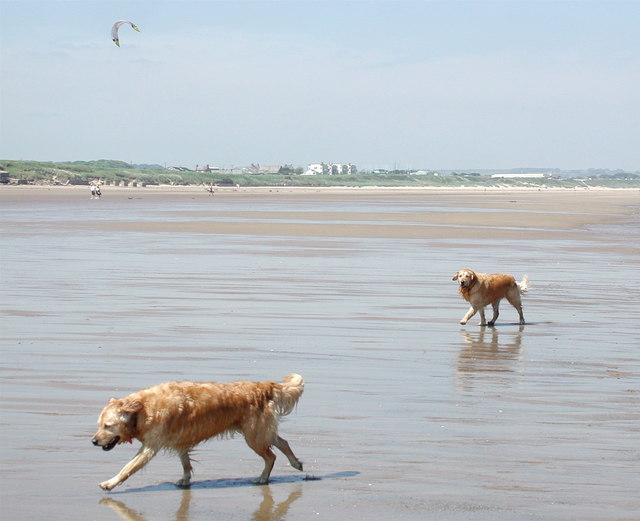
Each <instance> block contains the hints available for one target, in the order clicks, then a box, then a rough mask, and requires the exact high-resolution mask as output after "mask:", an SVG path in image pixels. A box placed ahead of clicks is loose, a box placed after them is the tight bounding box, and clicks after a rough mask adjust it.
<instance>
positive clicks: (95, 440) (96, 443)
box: [91, 438, 100, 447]
mask: <svg viewBox="0 0 640 521" xmlns="http://www.w3.org/2000/svg"><path fill="white" fill-rule="evenodd" d="M91 443H93V444H94V445H95V446H96V447H97V446H98V443H100V442H99V441H98V439H97V438H93V439H92V440H91Z"/></svg>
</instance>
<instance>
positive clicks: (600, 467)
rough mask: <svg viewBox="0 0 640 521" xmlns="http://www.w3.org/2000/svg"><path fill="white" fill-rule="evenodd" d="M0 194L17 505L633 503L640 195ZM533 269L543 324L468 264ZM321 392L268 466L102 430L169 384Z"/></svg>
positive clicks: (131, 516)
mask: <svg viewBox="0 0 640 521" xmlns="http://www.w3.org/2000/svg"><path fill="white" fill-rule="evenodd" d="M102 194H103V195H102V198H101V199H99V200H92V199H90V193H89V190H88V187H33V186H15V187H0V216H1V217H2V224H3V226H2V230H1V243H0V247H1V251H2V253H0V261H1V264H0V268H1V271H0V273H1V280H0V282H1V285H0V297H1V298H0V301H1V305H0V317H1V321H2V322H1V324H2V335H1V336H2V340H1V344H0V349H1V353H2V357H1V362H0V363H1V367H2V372H1V375H0V386H1V387H0V390H1V401H0V419H1V421H2V431H1V432H2V448H1V449H0V450H1V451H2V458H1V459H2V470H3V472H2V482H1V485H2V496H0V497H1V503H2V513H3V517H4V518H6V519H12V520H32V519H44V518H53V519H68V520H74V519H82V520H86V519H93V520H100V521H102V520H105V521H106V520H119V519H124V520H128V521H131V520H136V521H140V520H146V521H152V520H161V519H162V520H164V519H179V520H182V521H201V520H205V519H207V520H210V519H225V520H246V519H256V520H276V519H277V520H285V519H286V520H288V521H297V520H305V521H306V520H309V519H327V520H331V521H341V520H344V521H348V520H353V519H367V520H373V521H377V520H388V519H394V520H422V519H430V520H454V521H455V520H466V519H474V520H498V521H500V520H519V521H520V520H525V521H527V520H531V521H538V520H541V521H542V520H544V521H546V520H548V521H551V520H581V521H584V520H594V521H595V520H598V521H600V520H611V521H613V520H631V519H637V518H638V512H639V511H640V500H639V499H638V498H637V489H638V488H639V487H640V470H639V469H638V461H639V457H640V450H639V449H638V434H639V433H640V427H639V425H640V351H639V350H638V346H639V345H640V333H639V332H638V326H637V324H638V322H639V321H640V312H639V311H638V308H637V303H636V296H637V295H636V294H637V285H638V284H637V281H638V274H639V273H640V226H639V224H640V217H639V211H640V192H638V191H637V190H594V189H589V190H586V189H576V190H542V191H541V190H533V189H532V190H524V189H523V190H497V189H496V190H486V191H485V190H471V189H469V190H466V189H456V190H438V189H384V188H379V189H376V188H366V189H360V188H341V189H328V188H322V189H320V188H297V189H296V188H290V187H277V188H276V187H272V188H243V187H220V188H217V189H216V191H215V195H213V196H212V195H210V194H209V193H207V191H205V190H204V189H203V188H202V187H146V188H115V187H104V188H103V191H102ZM462 268H470V269H474V270H476V271H479V272H486V273H489V272H506V273H511V274H513V275H514V276H515V277H516V279H518V280H520V279H521V278H522V277H523V276H524V275H528V277H529V279H530V285H531V289H530V291H529V292H528V293H527V294H526V295H525V296H524V297H523V304H524V315H525V318H526V320H527V324H526V325H524V326H520V325H519V324H518V321H517V313H516V312H515V310H514V309H513V308H511V307H510V306H509V304H508V303H507V302H503V304H502V305H501V310H500V311H501V313H500V318H499V319H498V322H497V324H496V326H495V327H484V328H481V327H479V326H478V325H477V317H474V318H473V319H472V320H471V321H470V322H469V323H468V324H467V325H465V326H461V325H460V324H459V323H458V322H459V320H460V319H461V318H462V316H463V315H464V314H465V312H466V310H467V308H468V305H467V303H466V302H464V301H463V300H462V299H461V298H460V297H459V295H458V292H457V288H456V284H455V282H453V281H452V280H451V279H452V276H453V274H454V273H455V272H456V271H457V270H459V269H462ZM291 372H296V373H300V374H301V375H302V376H303V377H304V379H305V382H306V388H305V394H304V395H303V396H302V399H301V400H300V402H299V404H298V407H297V409H296V410H295V411H294V412H293V413H292V414H291V415H290V416H287V417H286V418H284V419H283V421H282V423H281V427H280V432H281V434H282V436H283V437H285V438H286V439H287V440H288V441H289V443H290V444H291V446H292V448H293V450H294V452H295V453H296V455H297V456H298V457H299V458H300V459H301V460H302V461H303V463H304V471H303V472H298V471H296V470H295V469H293V468H291V467H290V466H288V464H287V461H286V458H285V457H284V456H283V455H281V454H278V460H277V461H276V465H275V468H274V470H273V473H272V478H273V479H272V482H271V483H270V484H269V485H266V486H255V485H252V484H251V479H252V478H255V477H256V476H258V475H259V473H260V471H261V469H262V461H261V459H260V458H259V457H257V456H256V455H255V454H254V453H253V452H252V451H251V450H250V449H249V448H248V447H247V446H246V444H245V443H244V441H243V440H242V439H241V437H240V436H237V437H235V438H233V439H224V440H212V441H210V442H208V443H206V444H204V445H202V446H201V447H199V448H198V450H197V451H196V453H195V454H194V459H195V460H196V461H197V463H196V464H195V474H194V477H193V485H192V487H191V489H189V490H182V489H179V488H178V487H176V486H175V485H173V484H172V483H173V482H175V481H176V480H177V479H178V478H179V477H180V475H181V467H180V463H179V461H178V458H177V457H176V456H175V455H171V454H161V455H159V456H157V457H156V458H155V459H154V460H153V461H152V462H151V463H150V464H149V465H148V466H147V467H146V468H145V469H144V470H143V471H141V472H139V473H137V474H135V475H133V476H132V477H131V478H130V479H129V480H128V481H126V482H125V483H124V484H122V485H121V486H120V487H118V488H116V489H114V491H112V492H110V493H105V492H103V491H102V490H100V489H99V488H98V483H99V482H101V481H104V480H106V479H108V478H110V477H112V476H113V475H114V474H115V473H116V472H117V471H118V470H119V469H120V468H121V467H122V466H123V465H124V464H125V463H126V462H127V461H128V460H129V459H130V458H131V457H132V456H133V455H134V454H135V452H136V451H137V449H138V448H139V445H140V444H139V442H134V444H133V446H130V445H126V446H124V445H122V446H119V447H117V448H115V449H114V450H112V451H110V452H103V451H101V450H99V449H97V448H95V447H93V446H92V445H91V437H92V435H93V433H94V432H95V429H96V420H97V417H98V414H99V412H100V410H101V409H102V407H103V406H104V405H105V404H106V402H107V401H108V399H109V398H110V397H112V396H115V397H122V396H125V395H127V394H129V393H131V392H134V391H136V390H139V389H141V388H144V387H148V386H151V385H154V384H157V383H160V382H163V381H170V380H195V381H234V380H280V379H281V378H282V377H283V376H284V375H286V374H288V373H291Z"/></svg>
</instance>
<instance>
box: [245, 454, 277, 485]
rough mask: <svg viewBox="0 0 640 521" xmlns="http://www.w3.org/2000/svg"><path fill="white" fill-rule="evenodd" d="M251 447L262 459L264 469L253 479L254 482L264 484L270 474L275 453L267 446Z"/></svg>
mask: <svg viewBox="0 0 640 521" xmlns="http://www.w3.org/2000/svg"><path fill="white" fill-rule="evenodd" d="M251 448H252V449H253V450H254V451H255V452H256V454H258V456H261V457H262V459H263V460H264V470H263V471H262V474H260V477H259V478H258V479H256V480H255V483H256V484H257V485H266V484H267V483H269V476H271V471H272V470H273V464H274V463H275V462H276V455H275V454H274V453H273V451H272V450H271V449H270V448H269V447H262V448H256V447H251Z"/></svg>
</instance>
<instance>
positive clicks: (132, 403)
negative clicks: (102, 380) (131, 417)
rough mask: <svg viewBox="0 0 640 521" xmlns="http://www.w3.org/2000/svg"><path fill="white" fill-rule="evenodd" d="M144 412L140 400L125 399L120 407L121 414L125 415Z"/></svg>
mask: <svg viewBox="0 0 640 521" xmlns="http://www.w3.org/2000/svg"><path fill="white" fill-rule="evenodd" d="M141 410H142V402H141V401H140V400H130V399H128V398H125V399H124V400H123V401H122V405H121V406H120V412H121V413H123V414H135V413H137V412H140V411H141Z"/></svg>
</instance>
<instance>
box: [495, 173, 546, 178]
mask: <svg viewBox="0 0 640 521" xmlns="http://www.w3.org/2000/svg"><path fill="white" fill-rule="evenodd" d="M547 177H549V175H547V174H535V173H531V174H492V175H491V178H492V179H545V178H547Z"/></svg>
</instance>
